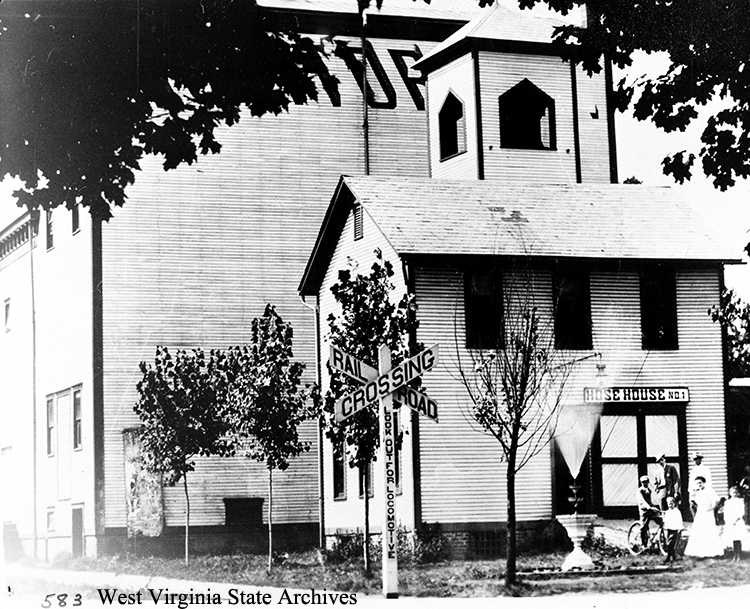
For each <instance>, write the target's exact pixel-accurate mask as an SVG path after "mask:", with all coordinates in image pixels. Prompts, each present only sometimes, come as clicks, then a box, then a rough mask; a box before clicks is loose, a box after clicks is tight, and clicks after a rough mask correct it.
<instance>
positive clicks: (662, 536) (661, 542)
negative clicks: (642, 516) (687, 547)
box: [656, 525, 667, 556]
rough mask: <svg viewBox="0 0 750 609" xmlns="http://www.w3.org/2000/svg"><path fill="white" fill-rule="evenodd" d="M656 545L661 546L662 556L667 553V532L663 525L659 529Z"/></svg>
mask: <svg viewBox="0 0 750 609" xmlns="http://www.w3.org/2000/svg"><path fill="white" fill-rule="evenodd" d="M656 534H657V535H658V536H657V538H656V546H657V547H658V548H659V552H661V555H662V556H666V555H667V532H666V531H665V530H664V527H663V526H662V525H660V526H659V530H658V531H657V533H656Z"/></svg>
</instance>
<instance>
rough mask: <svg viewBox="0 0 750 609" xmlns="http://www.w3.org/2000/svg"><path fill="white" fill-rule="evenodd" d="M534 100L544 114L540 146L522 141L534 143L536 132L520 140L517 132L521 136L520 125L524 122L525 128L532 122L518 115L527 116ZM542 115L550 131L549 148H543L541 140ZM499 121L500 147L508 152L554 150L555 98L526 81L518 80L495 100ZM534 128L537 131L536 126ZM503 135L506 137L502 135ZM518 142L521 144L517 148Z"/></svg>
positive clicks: (555, 138) (555, 126) (555, 141)
mask: <svg viewBox="0 0 750 609" xmlns="http://www.w3.org/2000/svg"><path fill="white" fill-rule="evenodd" d="M537 101H538V103H539V107H544V112H543V113H542V114H541V115H540V116H539V138H538V139H539V145H528V143H527V142H525V140H528V141H531V139H534V140H535V139H536V130H535V132H534V134H533V135H534V137H533V138H530V137H529V134H528V133H526V134H525V137H523V138H522V137H520V136H519V133H522V131H521V130H520V129H518V126H519V123H523V122H525V123H527V125H530V124H531V123H532V121H531V120H530V119H529V118H528V117H525V118H524V120H523V121H521V119H520V117H519V113H522V112H525V113H528V111H529V109H530V108H531V107H532V104H533V103H534V102H537ZM545 114H546V115H547V119H546V120H547V126H548V130H549V134H548V135H549V146H545V145H544V140H543V139H542V135H543V129H542V121H543V120H544V116H545ZM534 120H535V119H534ZM498 122H499V128H500V148H504V149H507V150H543V151H544V150H547V151H555V150H557V120H556V115H555V99H554V98H553V97H552V96H550V95H548V94H547V93H545V92H544V91H543V90H542V89H540V88H539V87H537V86H536V85H535V84H534V83H533V82H531V81H530V80H529V79H528V78H524V79H523V80H520V81H519V82H517V83H516V84H515V85H513V86H512V87H510V88H509V89H508V90H507V91H505V92H504V93H503V94H502V95H500V96H499V97H498ZM534 128H535V129H536V124H535V123H534ZM517 129H518V130H517ZM516 130H517V131H516ZM504 133H505V135H503V134H504ZM509 140H510V142H509ZM519 142H520V143H521V144H522V145H519Z"/></svg>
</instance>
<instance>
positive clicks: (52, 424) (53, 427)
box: [46, 395, 57, 457]
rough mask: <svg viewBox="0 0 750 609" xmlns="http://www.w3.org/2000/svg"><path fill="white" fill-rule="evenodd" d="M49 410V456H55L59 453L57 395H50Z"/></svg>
mask: <svg viewBox="0 0 750 609" xmlns="http://www.w3.org/2000/svg"><path fill="white" fill-rule="evenodd" d="M46 410H47V433H46V439H47V456H48V457H54V456H55V454H56V453H57V450H56V449H57V396H56V395H49V396H47V400H46Z"/></svg>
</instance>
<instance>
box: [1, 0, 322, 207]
mask: <svg viewBox="0 0 750 609" xmlns="http://www.w3.org/2000/svg"><path fill="white" fill-rule="evenodd" d="M0 25H1V26H2V30H0V31H2V34H1V35H0V53H1V54H2V61H0V82H2V83H3V86H2V87H1V88H0V103H2V107H3V112H2V114H0V176H3V175H5V174H6V173H9V174H11V175H18V176H19V177H20V178H21V179H22V180H23V181H24V182H25V183H26V187H25V190H21V191H19V192H17V193H16V195H17V196H18V198H19V205H23V206H27V207H30V208H36V207H43V208H45V209H47V208H51V207H55V206H58V205H63V204H65V205H67V206H68V207H72V206H73V205H76V204H80V205H82V206H84V207H88V208H89V209H90V211H91V213H92V214H94V215H95V216H98V217H100V218H103V219H109V217H110V216H111V214H112V208H113V207H115V206H119V205H123V204H124V202H125V198H126V197H125V188H126V187H127V186H128V185H129V184H132V183H133V181H134V179H135V172H136V171H137V170H138V169H139V162H140V160H141V158H142V157H143V155H144V154H161V155H164V168H165V169H173V168H175V167H178V166H179V165H180V164H182V163H188V164H191V163H193V162H195V161H196V160H197V158H198V154H199V153H200V154H208V153H218V152H219V150H220V149H221V144H220V143H219V142H218V141H217V140H216V138H215V135H214V133H215V129H216V127H218V126H219V125H222V124H226V125H233V124H235V123H237V122H238V121H239V118H240V113H241V110H242V108H245V107H246V108H248V109H249V111H250V114H251V115H252V116H262V115H264V114H267V113H274V114H278V113H279V112H281V111H283V110H286V109H287V108H288V107H289V105H290V104H292V103H295V104H302V103H306V102H307V101H309V100H315V99H317V90H316V87H315V84H314V82H313V80H312V75H313V74H314V72H315V69H316V68H315V66H316V65H317V62H318V61H319V57H320V55H319V53H320V49H319V48H318V47H317V46H316V45H315V44H314V43H313V42H312V41H311V40H310V39H308V38H302V37H301V36H300V35H299V34H298V33H296V32H282V31H271V30H269V29H268V25H267V23H266V22H265V21H264V20H263V19H262V17H261V15H260V14H259V12H258V8H257V6H256V5H255V2H252V1H244V0H140V1H139V2H138V3H127V2H59V1H58V2H56V1H54V0H52V1H49V2H44V1H36V0H35V1H31V0H16V1H14V2H3V3H0ZM40 176H43V178H44V181H43V182H42V183H41V184H40V181H39V178H40ZM45 182H46V186H44V184H45Z"/></svg>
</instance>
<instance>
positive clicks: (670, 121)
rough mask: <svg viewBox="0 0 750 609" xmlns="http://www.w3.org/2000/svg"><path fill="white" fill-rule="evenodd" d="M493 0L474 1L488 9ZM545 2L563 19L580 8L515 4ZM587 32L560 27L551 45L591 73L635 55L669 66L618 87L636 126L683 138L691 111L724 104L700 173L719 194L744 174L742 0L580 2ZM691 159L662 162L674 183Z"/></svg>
mask: <svg viewBox="0 0 750 609" xmlns="http://www.w3.org/2000/svg"><path fill="white" fill-rule="evenodd" d="M492 1H493V0H480V4H481V3H487V4H491V3H492ZM537 3H544V4H546V5H548V6H549V7H550V8H552V9H554V10H557V11H559V12H561V13H563V14H567V13H568V12H569V11H570V10H571V9H573V8H574V7H576V6H581V5H583V4H584V3H583V2H576V1H574V0H519V5H520V6H521V7H522V8H530V7H533V6H534V5H536V4H537ZM585 5H586V11H587V17H588V18H587V21H588V24H587V26H588V27H586V28H581V27H576V26H565V27H562V28H559V29H558V31H557V32H556V39H557V40H558V41H560V42H565V43H567V44H574V45H579V46H580V51H579V53H578V59H579V60H580V61H581V62H582V64H583V66H584V68H586V70H588V71H589V72H598V71H600V70H601V69H602V67H603V62H602V61H601V60H602V58H603V57H606V58H607V59H608V60H610V61H611V62H612V63H613V64H614V65H615V66H618V67H620V68H626V67H628V66H630V65H631V63H632V54H633V52H634V51H644V52H646V53H657V52H664V53H667V54H668V55H669V59H670V64H669V67H668V68H667V70H666V72H664V73H663V74H660V75H656V76H651V75H644V76H641V77H639V78H636V79H634V80H628V81H626V80H625V79H623V80H621V81H620V82H619V84H618V86H617V89H616V91H615V93H616V97H617V107H618V108H619V109H620V110H625V109H626V108H627V107H628V106H632V108H633V112H634V115H635V117H636V118H637V119H639V120H650V121H652V122H653V123H654V124H655V125H656V126H657V127H660V128H661V129H663V130H664V131H666V132H671V131H684V130H685V129H686V128H687V126H688V125H689V124H690V123H691V122H692V121H693V120H695V119H696V118H697V117H698V112H697V108H698V107H700V106H705V105H706V104H707V103H708V102H710V101H712V100H713V99H715V98H719V99H722V100H724V102H723V103H722V104H721V109H719V110H716V111H714V112H713V114H712V115H711V116H710V117H709V119H708V122H707V124H706V125H705V128H704V129H703V133H702V135H701V142H702V147H701V149H700V151H699V153H698V156H699V157H700V159H701V163H702V169H703V171H704V173H705V174H706V175H707V176H709V177H711V178H713V183H714V185H715V186H716V187H717V188H720V189H722V190H725V189H726V188H728V187H730V186H732V185H733V184H734V183H735V181H736V179H737V178H738V177H739V178H746V177H747V176H748V175H750V78H749V77H748V61H749V60H750V11H748V5H747V2H745V1H744V0H680V1H672V0H647V1H645V2H641V1H623V0H596V1H593V2H586V3H585ZM695 160H696V156H695V154H692V153H688V152H687V151H680V152H677V153H675V154H673V155H671V156H668V157H667V158H665V159H664V161H663V168H664V173H666V174H668V175H669V174H671V175H672V176H673V177H674V179H675V180H676V181H678V182H681V183H682V182H684V181H685V180H686V179H689V178H690V177H691V172H692V168H693V165H694V163H695Z"/></svg>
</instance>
